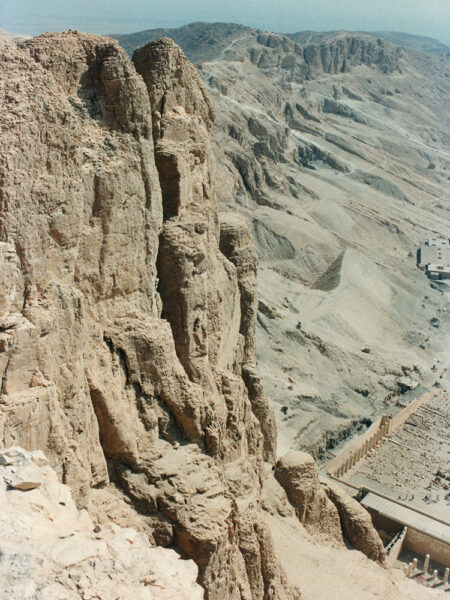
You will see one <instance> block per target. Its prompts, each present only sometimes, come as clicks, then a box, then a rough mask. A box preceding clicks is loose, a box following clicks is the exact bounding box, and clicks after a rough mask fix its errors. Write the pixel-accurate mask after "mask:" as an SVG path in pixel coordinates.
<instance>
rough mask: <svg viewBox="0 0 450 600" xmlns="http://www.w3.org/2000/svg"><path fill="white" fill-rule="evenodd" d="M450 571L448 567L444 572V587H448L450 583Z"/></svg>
mask: <svg viewBox="0 0 450 600" xmlns="http://www.w3.org/2000/svg"><path fill="white" fill-rule="evenodd" d="M449 571H450V569H449V568H448V567H447V568H446V569H445V571H444V579H443V583H444V585H447V583H448V574H449Z"/></svg>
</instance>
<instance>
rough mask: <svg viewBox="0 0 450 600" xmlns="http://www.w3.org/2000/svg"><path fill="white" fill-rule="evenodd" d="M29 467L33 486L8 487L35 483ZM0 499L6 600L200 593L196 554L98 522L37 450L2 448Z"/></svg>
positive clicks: (167, 597) (1, 585)
mask: <svg viewBox="0 0 450 600" xmlns="http://www.w3.org/2000/svg"><path fill="white" fill-rule="evenodd" d="M30 471H33V473H34V474H33V477H32V481H33V484H34V489H33V488H30V487H28V488H23V487H22V488H17V487H16V486H13V487H11V484H10V481H11V478H16V479H17V478H19V479H21V480H22V481H30V477H29V473H30ZM36 482H37V483H39V485H38V486H37V485H35V483H36ZM25 489H28V490H31V491H24V490H25ZM0 500H1V507H2V510H1V513H0V540H1V542H0V546H1V561H0V589H1V590H2V593H1V596H2V598H8V600H23V599H24V598H33V599H34V598H35V599H36V600H61V599H62V598H64V600H78V599H79V598H80V597H82V598H104V599H105V600H106V598H117V599H118V600H128V599H129V598H136V600H201V599H202V598H203V590H202V588H201V587H200V586H199V585H198V584H197V583H196V582H195V580H196V577H197V567H196V566H195V564H194V563H193V562H192V561H191V560H180V558H179V556H178V555H177V553H176V552H174V551H173V550H169V549H166V548H151V547H150V544H149V542H148V539H147V537H146V536H145V535H143V534H142V533H138V532H136V531H135V530H134V529H131V528H127V529H122V528H120V527H118V526H117V525H114V524H113V523H110V524H108V525H106V526H104V527H98V526H97V527H94V525H93V523H92V520H91V518H90V516H89V514H88V513H87V511H86V510H81V511H79V510H78V509H77V507H76V506H75V503H74V501H73V499H72V496H71V493H70V489H69V488H68V487H67V486H66V485H63V484H61V483H59V482H58V477H57V475H56V473H55V471H54V470H53V469H52V468H51V467H50V466H49V465H48V462H47V460H46V459H45V457H44V455H43V454H42V452H40V451H35V452H27V451H26V450H23V449H22V448H17V447H15V448H14V447H13V448H10V449H9V450H6V451H0Z"/></svg>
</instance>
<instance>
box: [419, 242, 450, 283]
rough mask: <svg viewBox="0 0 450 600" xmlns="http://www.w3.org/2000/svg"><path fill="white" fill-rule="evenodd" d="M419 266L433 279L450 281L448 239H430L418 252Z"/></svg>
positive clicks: (449, 243)
mask: <svg viewBox="0 0 450 600" xmlns="http://www.w3.org/2000/svg"><path fill="white" fill-rule="evenodd" d="M417 259H418V261H417V262H418V266H419V268H420V269H422V270H423V271H425V272H426V274H427V275H428V276H429V277H430V278H431V279H450V242H449V240H448V239H446V238H430V239H429V240H427V241H426V242H425V244H424V245H423V246H421V247H420V248H419V251H418V256H417Z"/></svg>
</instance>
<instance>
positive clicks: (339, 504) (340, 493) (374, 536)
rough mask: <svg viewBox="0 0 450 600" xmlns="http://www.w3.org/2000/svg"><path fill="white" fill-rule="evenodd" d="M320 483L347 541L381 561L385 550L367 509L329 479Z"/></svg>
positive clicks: (370, 556) (384, 557)
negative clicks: (334, 510) (334, 509)
mask: <svg viewBox="0 0 450 600" xmlns="http://www.w3.org/2000/svg"><path fill="white" fill-rule="evenodd" d="M321 483H322V487H323V489H324V490H325V492H326V494H327V496H328V498H329V499H330V500H331V501H332V503H333V504H334V505H335V506H336V508H337V510H338V513H339V517H340V520H341V527H342V532H343V534H344V535H345V537H346V538H347V539H348V541H349V542H350V543H351V544H352V545H353V546H354V547H355V548H356V549H357V550H360V551H361V552H363V553H364V554H365V555H366V556H368V557H369V558H371V559H372V560H376V561H378V562H380V563H383V562H384V560H385V559H386V551H385V549H384V546H383V542H382V541H381V538H380V536H379V535H378V532H377V530H376V529H375V527H374V526H373V525H372V519H371V517H370V514H369V513H368V512H367V510H365V509H364V508H363V507H362V506H361V504H360V503H359V502H357V501H356V500H355V499H354V498H352V497H351V496H349V495H348V494H347V493H346V492H345V491H344V490H343V489H341V488H340V487H338V486H337V485H334V484H332V483H330V482H329V481H326V482H324V481H322V482H321Z"/></svg>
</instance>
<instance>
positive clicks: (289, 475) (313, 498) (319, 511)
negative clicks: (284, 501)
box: [274, 450, 343, 543]
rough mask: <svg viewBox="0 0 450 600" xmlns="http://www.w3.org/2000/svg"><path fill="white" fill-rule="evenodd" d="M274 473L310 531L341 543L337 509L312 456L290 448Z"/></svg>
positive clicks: (299, 517)
mask: <svg viewBox="0 0 450 600" xmlns="http://www.w3.org/2000/svg"><path fill="white" fill-rule="evenodd" d="M274 475H275V478H276V479H277V480H278V482H279V483H280V484H281V485H282V486H283V488H284V489H285V490H286V494H287V497H288V498H289V500H290V502H291V504H292V505H293V506H294V508H295V512H296V514H297V517H298V519H299V520H300V522H301V523H303V525H305V527H306V528H307V529H308V530H309V531H312V532H313V533H318V532H320V533H321V534H322V535H323V536H324V537H327V538H329V539H332V540H335V541H338V542H341V543H342V541H343V540H342V534H341V527H340V523H339V515H338V512H337V510H336V507H335V506H334V504H333V502H331V501H330V500H329V498H328V496H327V495H326V493H325V492H324V490H323V489H322V487H321V485H320V481H319V472H318V470H317V465H316V463H315V462H314V459H313V457H312V456H310V455H309V454H306V452H298V451H295V450H291V451H290V452H287V453H286V454H285V455H284V456H282V457H281V458H280V460H279V461H278V462H277V464H276V466H275V471H274Z"/></svg>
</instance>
